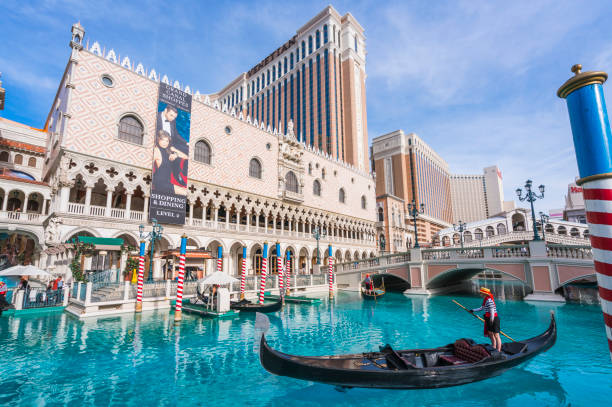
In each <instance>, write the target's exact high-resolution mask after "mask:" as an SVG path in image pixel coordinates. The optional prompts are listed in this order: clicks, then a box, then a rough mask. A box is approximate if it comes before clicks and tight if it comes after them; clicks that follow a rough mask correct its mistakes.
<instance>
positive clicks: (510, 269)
mask: <svg viewBox="0 0 612 407" xmlns="http://www.w3.org/2000/svg"><path fill="white" fill-rule="evenodd" d="M485 267H486V268H489V269H492V270H499V271H502V272H504V273H506V274H510V275H511V276H514V277H516V278H518V279H519V280H521V281H525V282H526V281H527V276H526V274H525V265H524V264H522V263H519V264H507V263H506V264H485Z"/></svg>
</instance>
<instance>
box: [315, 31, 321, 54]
mask: <svg viewBox="0 0 612 407" xmlns="http://www.w3.org/2000/svg"><path fill="white" fill-rule="evenodd" d="M316 45H317V48H316V49H319V48H320V47H321V32H320V31H319V30H317V33H316Z"/></svg>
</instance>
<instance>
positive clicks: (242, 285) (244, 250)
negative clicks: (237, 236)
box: [240, 246, 247, 300]
mask: <svg viewBox="0 0 612 407" xmlns="http://www.w3.org/2000/svg"><path fill="white" fill-rule="evenodd" d="M246 253H247V248H246V246H242V270H241V274H240V299H241V300H244V290H245V288H246V272H247V266H246V265H247V259H246Z"/></svg>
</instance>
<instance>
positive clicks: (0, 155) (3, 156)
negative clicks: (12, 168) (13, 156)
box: [0, 151, 9, 163]
mask: <svg viewBox="0 0 612 407" xmlns="http://www.w3.org/2000/svg"><path fill="white" fill-rule="evenodd" d="M8 160H9V153H8V151H2V152H0V161H2V162H5V163H7V162H8Z"/></svg>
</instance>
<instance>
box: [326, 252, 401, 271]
mask: <svg viewBox="0 0 612 407" xmlns="http://www.w3.org/2000/svg"><path fill="white" fill-rule="evenodd" d="M409 261H410V252H402V253H394V254H385V255H383V256H379V257H371V258H369V259H362V260H355V261H348V262H343V263H337V264H335V269H336V272H340V271H348V270H360V269H368V268H373V267H380V266H385V265H391V264H399V263H406V262H409Z"/></svg>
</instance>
